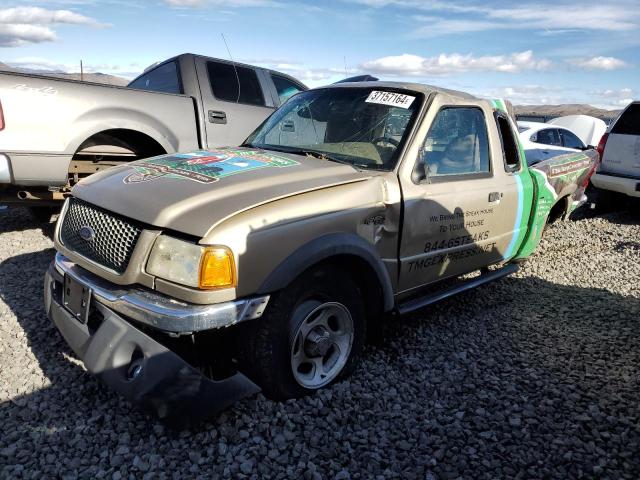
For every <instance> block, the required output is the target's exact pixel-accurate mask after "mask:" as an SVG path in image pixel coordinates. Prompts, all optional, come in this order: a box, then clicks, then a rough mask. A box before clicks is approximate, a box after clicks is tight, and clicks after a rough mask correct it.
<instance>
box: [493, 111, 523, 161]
mask: <svg viewBox="0 0 640 480" xmlns="http://www.w3.org/2000/svg"><path fill="white" fill-rule="evenodd" d="M496 122H497V123H498V132H499V133H500V142H501V144H502V154H503V156H504V170H505V172H508V173H514V172H518V171H519V170H520V162H521V159H520V149H519V148H518V139H517V137H516V134H515V132H514V130H513V128H512V127H511V123H510V122H509V119H508V118H507V116H506V115H505V114H503V113H502V112H497V113H496Z"/></svg>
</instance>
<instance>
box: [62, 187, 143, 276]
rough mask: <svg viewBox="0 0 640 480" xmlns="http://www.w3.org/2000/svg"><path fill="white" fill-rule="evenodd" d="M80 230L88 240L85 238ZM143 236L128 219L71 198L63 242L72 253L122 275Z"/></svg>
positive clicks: (63, 229) (64, 223)
mask: <svg viewBox="0 0 640 480" xmlns="http://www.w3.org/2000/svg"><path fill="white" fill-rule="evenodd" d="M87 227H88V228H87ZM80 230H83V233H84V236H85V238H87V237H89V238H88V239H85V238H83V237H82V236H81V235H80ZM141 232H142V228H140V226H138V225H136V224H135V223H133V222H132V221H130V220H128V219H127V218H125V217H121V216H120V215H116V214H114V213H111V212H109V211H107V210H103V209H101V208H99V207H96V206H94V205H91V204H90V203H87V202H85V201H82V200H80V199H78V198H75V197H71V199H70V200H69V208H67V212H66V213H65V216H64V219H63V220H62V227H61V229H60V241H61V242H62V244H63V245H64V246H65V247H67V248H68V249H69V250H72V251H74V252H76V253H78V254H80V255H82V256H83V257H85V258H88V259H89V260H91V261H93V262H95V263H97V264H99V265H102V266H103V267H105V268H108V269H109V270H113V271H115V272H117V273H123V272H124V271H125V270H126V269H127V265H128V264H129V260H130V259H131V254H132V253H133V249H134V248H135V246H136V242H137V241H138V237H140V233H141ZM87 233H89V234H87ZM91 234H93V235H91ZM91 236H93V238H90V237H91Z"/></svg>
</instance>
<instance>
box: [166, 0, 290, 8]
mask: <svg viewBox="0 0 640 480" xmlns="http://www.w3.org/2000/svg"><path fill="white" fill-rule="evenodd" d="M163 1H164V3H165V4H166V5H169V6H170V7H177V8H202V7H220V8H241V7H267V6H277V5H278V3H276V2H273V1H271V0H163Z"/></svg>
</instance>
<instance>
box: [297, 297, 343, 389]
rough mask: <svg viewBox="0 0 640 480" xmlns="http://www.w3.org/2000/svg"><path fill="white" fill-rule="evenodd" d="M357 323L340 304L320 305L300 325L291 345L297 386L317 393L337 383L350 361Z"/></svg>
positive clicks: (328, 303)
mask: <svg viewBox="0 0 640 480" xmlns="http://www.w3.org/2000/svg"><path fill="white" fill-rule="evenodd" d="M352 345H353V319H352V318H351V314H350V313H349V310H348V309H347V307H345V306H344V305H342V304H341V303H337V302H326V303H323V304H321V305H318V306H317V307H315V308H314V309H313V310H311V312H310V313H308V314H307V315H306V316H305V317H304V319H303V320H302V322H300V323H299V325H298V328H297V329H296V332H295V333H294V335H293V342H292V344H291V370H292V372H293V377H294V378H295V380H296V382H298V383H299V384H300V385H301V386H303V387H305V388H309V389H317V388H320V387H323V386H324V385H327V384H328V383H329V382H331V381H332V380H334V379H335V378H336V377H337V376H338V375H339V374H340V372H341V371H342V369H343V368H344V366H345V365H346V363H347V360H348V359H349V355H350V353H351V347H352Z"/></svg>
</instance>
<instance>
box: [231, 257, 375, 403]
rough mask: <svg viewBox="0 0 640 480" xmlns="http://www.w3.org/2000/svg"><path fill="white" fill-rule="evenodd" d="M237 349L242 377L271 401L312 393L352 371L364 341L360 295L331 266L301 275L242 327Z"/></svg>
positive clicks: (363, 317)
mask: <svg viewBox="0 0 640 480" xmlns="http://www.w3.org/2000/svg"><path fill="white" fill-rule="evenodd" d="M248 327H249V328H248V331H247V333H248V334H247V335H246V336H244V335H243V336H242V339H241V341H242V343H243V345H242V347H243V348H241V351H243V352H244V354H243V363H244V364H245V369H246V370H247V373H249V375H250V376H251V377H252V379H253V380H254V381H255V382H256V383H258V384H259V385H260V386H261V387H262V390H263V392H264V393H265V395H267V396H268V397H270V398H273V399H277V400H284V399H287V398H296V397H301V396H304V395H308V394H310V393H313V392H314V391H315V390H318V389H320V388H322V387H325V386H327V385H330V384H331V383H333V382H335V381H336V380H339V379H341V378H344V377H345V376H346V375H348V374H349V373H350V372H351V371H352V370H353V368H354V366H355V364H356V362H357V359H358V357H359V355H360V352H361V350H362V346H363V344H364V339H365V334H366V332H365V330H366V321H365V314H364V306H363V303H362V297H361V294H360V291H359V289H358V287H357V285H356V284H355V282H354V281H353V280H351V279H350V278H349V277H348V276H347V275H345V273H344V272H343V271H341V270H339V269H337V268H333V267H324V268H321V269H318V270H314V271H311V272H308V273H306V274H303V275H302V276H301V277H300V278H298V279H297V280H295V281H294V282H293V283H292V284H291V285H290V286H289V287H287V288H286V289H285V290H283V291H282V292H280V293H278V294H277V295H274V296H273V297H272V299H271V301H270V302H269V307H268V308H267V311H266V312H265V315H264V316H263V317H262V318H260V319H258V320H256V321H255V322H253V324H252V325H248Z"/></svg>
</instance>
